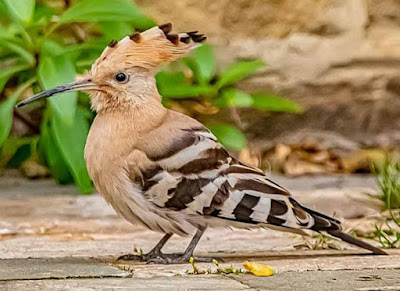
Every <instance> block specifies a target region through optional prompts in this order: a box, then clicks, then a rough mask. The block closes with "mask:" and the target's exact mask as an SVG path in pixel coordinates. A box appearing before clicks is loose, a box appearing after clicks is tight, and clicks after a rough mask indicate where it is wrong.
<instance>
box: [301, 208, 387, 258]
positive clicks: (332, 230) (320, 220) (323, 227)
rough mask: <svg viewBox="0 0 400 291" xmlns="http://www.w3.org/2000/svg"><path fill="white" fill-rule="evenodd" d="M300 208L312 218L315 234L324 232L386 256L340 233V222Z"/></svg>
mask: <svg viewBox="0 0 400 291" xmlns="http://www.w3.org/2000/svg"><path fill="white" fill-rule="evenodd" d="M301 208H303V210H305V211H307V212H308V213H309V214H310V215H311V216H312V217H313V218H314V220H315V224H314V226H313V227H312V228H311V229H312V230H314V231H317V232H322V231H326V232H327V233H329V234H330V235H332V236H334V237H337V238H340V239H341V240H342V241H345V242H347V243H349V244H352V245H355V246H358V247H360V248H363V249H367V250H370V251H371V252H373V253H374V254H376V255H387V253H386V252H384V251H383V250H381V249H379V248H377V247H374V246H373V245H371V244H369V243H366V242H364V241H362V240H359V239H357V238H355V237H353V236H351V235H349V234H347V233H344V232H342V231H341V229H342V228H341V226H340V221H338V220H336V219H334V218H332V217H329V216H327V215H324V214H322V213H319V212H317V211H314V210H311V209H309V208H306V207H304V206H302V205H301Z"/></svg>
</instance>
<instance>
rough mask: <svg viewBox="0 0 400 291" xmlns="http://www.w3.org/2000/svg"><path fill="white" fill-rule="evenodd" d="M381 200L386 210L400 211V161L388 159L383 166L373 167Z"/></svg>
mask: <svg viewBox="0 0 400 291" xmlns="http://www.w3.org/2000/svg"><path fill="white" fill-rule="evenodd" d="M373 172H374V173H375V175H376V176H377V183H378V187H379V190H380V197H379V198H380V199H381V200H382V201H383V203H384V206H385V209H400V160H398V158H390V157H387V159H386V160H385V162H384V163H383V164H381V165H373Z"/></svg>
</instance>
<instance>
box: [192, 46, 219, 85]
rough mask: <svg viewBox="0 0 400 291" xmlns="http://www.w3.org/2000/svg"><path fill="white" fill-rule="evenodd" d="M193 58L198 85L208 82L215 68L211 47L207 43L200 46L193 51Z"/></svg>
mask: <svg viewBox="0 0 400 291" xmlns="http://www.w3.org/2000/svg"><path fill="white" fill-rule="evenodd" d="M193 60H194V68H195V74H196V77H197V81H198V82H199V84H200V85H206V84H208V83H209V82H210V80H211V78H212V77H213V76H214V70H215V58H214V52H213V47H212V46H211V45H209V44H204V45H202V46H200V47H199V48H197V49H196V50H195V51H194V53H193Z"/></svg>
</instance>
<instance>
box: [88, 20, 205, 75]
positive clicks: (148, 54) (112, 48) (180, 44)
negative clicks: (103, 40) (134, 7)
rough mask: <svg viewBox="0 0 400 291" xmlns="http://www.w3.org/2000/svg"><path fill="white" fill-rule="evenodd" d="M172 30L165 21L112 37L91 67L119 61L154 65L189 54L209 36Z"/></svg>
mask: <svg viewBox="0 0 400 291" xmlns="http://www.w3.org/2000/svg"><path fill="white" fill-rule="evenodd" d="M171 30H172V24H171V23H166V24H162V25H159V26H155V27H152V28H150V29H148V30H146V31H144V32H141V33H139V32H136V33H134V34H132V35H130V36H127V37H125V38H123V39H122V40H120V41H119V42H117V41H114V40H113V41H112V42H111V43H110V44H109V45H108V46H107V47H106V48H105V49H104V51H103V53H102V54H101V56H100V57H99V58H98V59H97V60H96V62H95V63H94V65H93V67H92V70H94V71H96V69H97V68H98V67H102V66H105V67H110V66H111V67H112V66H113V64H114V65H115V64H120V63H125V64H126V66H139V67H145V68H149V69H150V68H155V67H158V66H159V65H162V64H164V63H168V62H171V61H174V60H176V59H178V58H180V57H182V56H184V55H186V54H187V53H188V52H190V51H191V50H192V49H194V48H196V47H198V46H200V45H201V42H202V41H204V40H205V39H206V37H205V36H204V35H203V34H198V31H189V32H185V33H180V34H170V32H171Z"/></svg>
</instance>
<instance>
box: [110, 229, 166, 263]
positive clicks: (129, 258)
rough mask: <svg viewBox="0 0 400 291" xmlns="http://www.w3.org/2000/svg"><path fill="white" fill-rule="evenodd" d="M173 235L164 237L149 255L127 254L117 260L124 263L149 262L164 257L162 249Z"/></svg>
mask: <svg viewBox="0 0 400 291" xmlns="http://www.w3.org/2000/svg"><path fill="white" fill-rule="evenodd" d="M171 236H172V233H167V234H166V235H164V236H163V238H162V239H161V240H160V241H159V242H158V243H157V244H156V246H155V247H154V248H153V249H152V250H151V251H150V252H148V253H147V254H141V255H134V254H127V255H122V256H120V257H118V259H117V260H122V261H148V260H151V259H152V258H157V257H159V256H161V255H162V253H161V249H162V247H163V246H164V245H165V243H166V242H167V241H168V240H169V239H170V238H171Z"/></svg>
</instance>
